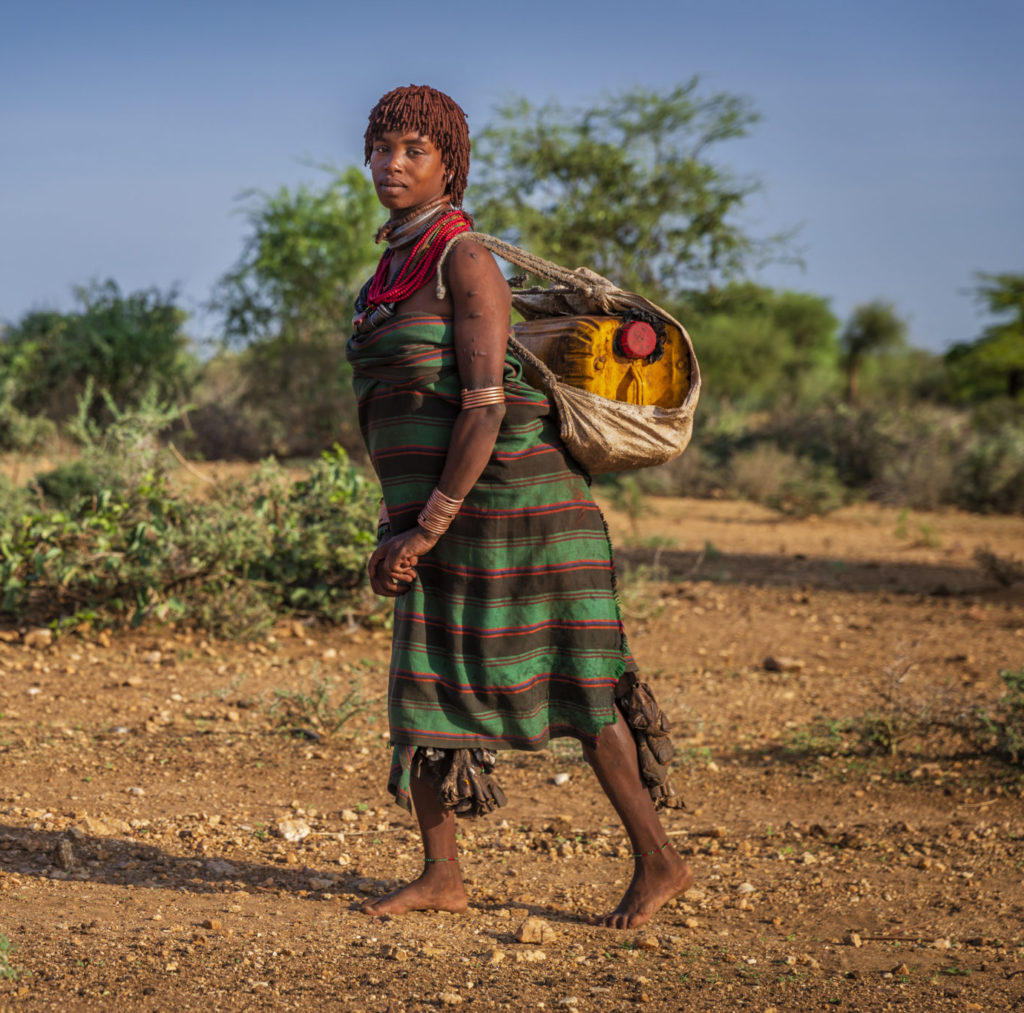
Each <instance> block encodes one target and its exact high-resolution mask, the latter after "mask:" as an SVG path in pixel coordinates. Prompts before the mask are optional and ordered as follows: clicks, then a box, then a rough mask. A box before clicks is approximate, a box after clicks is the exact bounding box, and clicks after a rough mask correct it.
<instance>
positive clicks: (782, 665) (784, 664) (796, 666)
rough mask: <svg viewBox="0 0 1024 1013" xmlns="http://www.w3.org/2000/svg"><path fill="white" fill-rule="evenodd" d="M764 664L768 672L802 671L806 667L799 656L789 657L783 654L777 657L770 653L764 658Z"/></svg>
mask: <svg viewBox="0 0 1024 1013" xmlns="http://www.w3.org/2000/svg"><path fill="white" fill-rule="evenodd" d="M763 666H764V670H765V671H766V672H800V671H802V670H803V668H804V663H803V662H802V661H801V660H800V659H799V658H787V657H784V656H783V655H781V654H780V655H779V656H778V657H776V656H775V655H771V654H770V655H769V656H768V657H767V658H765V659H764V662H763Z"/></svg>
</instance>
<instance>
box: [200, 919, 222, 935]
mask: <svg viewBox="0 0 1024 1013" xmlns="http://www.w3.org/2000/svg"><path fill="white" fill-rule="evenodd" d="M203 928H204V929H206V930H207V932H220V930H221V928H222V926H221V922H220V919H219V918H207V919H206V921H204V922H203Z"/></svg>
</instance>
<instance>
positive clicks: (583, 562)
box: [419, 558, 612, 579]
mask: <svg viewBox="0 0 1024 1013" xmlns="http://www.w3.org/2000/svg"><path fill="white" fill-rule="evenodd" d="M419 566H420V567H421V568H423V567H425V568H426V569H428V570H434V571H440V572H441V573H450V574H453V575H455V576H462V577H484V578H486V579H490V578H498V577H525V576H527V575H530V574H544V573H576V572H577V571H578V570H610V569H611V568H612V565H611V563H610V562H609V561H608V560H606V559H580V560H573V562H571V563H552V564H549V565H546V566H508V567H505V568H504V569H501V570H489V569H486V568H484V567H474V566H456V565H446V564H445V563H443V562H441V561H440V560H436V559H429V558H425V559H422V560H420V562H419Z"/></svg>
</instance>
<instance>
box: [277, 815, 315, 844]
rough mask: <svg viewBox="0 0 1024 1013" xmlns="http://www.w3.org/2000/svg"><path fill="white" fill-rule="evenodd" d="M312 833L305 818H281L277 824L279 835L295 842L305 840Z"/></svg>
mask: <svg viewBox="0 0 1024 1013" xmlns="http://www.w3.org/2000/svg"><path fill="white" fill-rule="evenodd" d="M311 833H312V830H310V828H309V824H308V823H307V822H306V821H305V820H281V822H280V823H278V825H277V835H278V837H281V838H283V839H284V840H286V841H292V842H293V843H294V842H296V841H303V840H305V839H306V838H307V837H308V836H309V835H310V834H311Z"/></svg>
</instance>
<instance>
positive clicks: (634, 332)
mask: <svg viewBox="0 0 1024 1013" xmlns="http://www.w3.org/2000/svg"><path fill="white" fill-rule="evenodd" d="M619 343H620V345H621V346H622V354H623V355H625V356H626V357H627V358H629V359H646V358H647V356H648V355H650V354H651V352H653V351H654V348H655V346H656V345H657V344H658V335H657V334H655V333H654V328H653V327H652V326H651V325H650V324H645V323H644V322H643V321H642V320H631V321H630V322H629V323H628V324H624V325H623V328H622V332H621V334H620V335H619Z"/></svg>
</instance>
